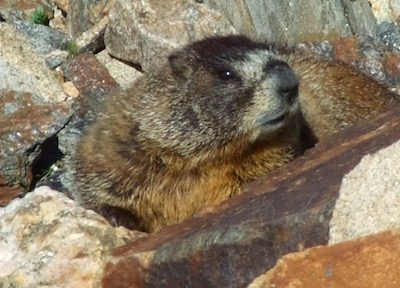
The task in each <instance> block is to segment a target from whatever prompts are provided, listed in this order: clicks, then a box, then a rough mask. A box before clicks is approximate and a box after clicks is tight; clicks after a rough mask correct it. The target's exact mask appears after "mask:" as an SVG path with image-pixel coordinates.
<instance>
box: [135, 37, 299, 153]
mask: <svg viewBox="0 0 400 288" xmlns="http://www.w3.org/2000/svg"><path fill="white" fill-rule="evenodd" d="M161 73H162V75H163V78H164V79H165V78H168V81H165V80H164V85H167V86H168V89H167V90H168V92H167V93H163V94H162V95H154V97H158V99H153V101H150V102H155V103H157V102H160V100H161V99H160V97H167V98H169V99H168V101H167V100H166V101H163V102H164V103H169V105H168V108H167V110H168V111H165V110H166V109H165V106H166V105H163V106H164V108H163V109H160V110H159V113H162V114H165V117H164V116H163V117H156V119H154V121H152V123H147V124H146V126H148V127H147V128H149V129H144V130H147V132H148V131H149V130H152V132H151V133H149V134H147V137H151V138H153V140H157V139H158V140H159V141H162V143H163V146H164V147H165V148H167V147H168V148H173V149H174V150H175V151H178V152H179V153H181V154H183V155H184V154H186V155H190V154H191V153H193V152H198V151H199V150H201V149H203V148H204V149H212V148H215V147H221V146H223V145H226V144H227V143H229V142H232V141H234V140H235V138H238V137H243V136H244V135H247V137H248V139H250V140H251V141H254V140H256V139H258V138H259V137H263V136H268V135H269V134H271V133H274V132H276V131H278V130H279V129H282V128H283V127H285V125H288V123H290V119H291V118H292V116H293V115H295V114H296V113H297V112H298V111H299V103H298V85H299V79H298V77H297V75H296V73H295V72H294V71H293V70H292V69H291V68H290V67H289V66H288V64H287V63H286V62H284V61H282V60H281V59H280V57H279V55H277V54H275V53H274V52H273V51H272V50H271V49H269V46H268V45H264V44H260V43H256V42H253V41H251V40H250V39H248V38H246V37H243V36H225V37H221V36H219V37H213V38H207V39H204V40H201V41H198V42H194V43H192V44H190V45H188V46H186V47H184V48H182V49H181V50H178V51H175V52H173V53H172V54H171V55H170V56H169V58H168V64H167V70H163V71H162V72H161ZM165 75H167V76H165ZM168 75H170V76H168ZM153 85H154V84H153ZM159 85H161V84H159ZM153 87H154V86H153ZM146 103H148V101H147V100H146ZM160 106H162V105H160ZM153 108H154V107H153ZM153 108H152V109H153ZM153 112H154V111H153ZM144 113H146V112H144ZM146 118H149V117H146ZM160 119H163V120H162V123H161V122H160ZM148 120H149V121H151V120H150V119H148ZM142 124H144V123H142ZM156 126H158V127H156ZM161 126H162V129H158V128H160V127H161Z"/></svg>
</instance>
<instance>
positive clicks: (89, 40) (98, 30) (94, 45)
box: [75, 16, 109, 53]
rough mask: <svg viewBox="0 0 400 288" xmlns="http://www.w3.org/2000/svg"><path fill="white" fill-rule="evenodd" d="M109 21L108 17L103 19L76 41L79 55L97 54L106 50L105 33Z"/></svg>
mask: <svg viewBox="0 0 400 288" xmlns="http://www.w3.org/2000/svg"><path fill="white" fill-rule="evenodd" d="M108 21H109V19H108V16H105V17H103V19H101V20H100V21H99V22H97V23H96V24H95V25H93V26H92V27H91V28H89V29H88V30H86V31H85V32H83V33H82V34H81V35H80V36H79V37H78V38H77V39H76V40H75V43H76V45H77V46H78V50H79V53H82V52H83V53H87V52H90V53H97V52H99V51H101V50H104V48H105V47H104V31H105V30H106V27H107V25H108Z"/></svg>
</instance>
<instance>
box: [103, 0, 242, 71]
mask: <svg viewBox="0 0 400 288" xmlns="http://www.w3.org/2000/svg"><path fill="white" fill-rule="evenodd" d="M109 16H110V24H109V25H108V27H107V29H106V34H105V36H104V41H105V44H106V48H107V51H108V52H109V53H110V54H111V55H112V56H114V57H116V58H118V59H122V60H124V61H128V62H130V63H134V64H139V65H141V67H142V68H143V70H144V71H150V70H151V69H153V67H154V66H155V65H160V63H164V61H165V59H166V56H167V55H168V54H169V53H170V52H171V50H173V49H176V48H178V47H181V46H183V45H185V44H187V43H189V42H192V41H194V40H199V39H201V38H204V37H205V36H210V35H215V34H218V35H223V34H232V33H234V32H235V29H234V28H233V27H232V26H231V24H230V23H229V22H228V21H227V20H226V19H225V18H224V17H223V16H222V15H221V14H220V13H218V12H217V11H215V10H212V9H211V8H208V7H207V6H205V5H202V4H198V3H195V1H184V0H174V1H168V2H163V1H155V0H146V1H139V0H129V1H122V0H116V3H115V6H114V7H113V9H111V11H110V15H109ZM166 19H168V25H166V24H165V23H166V22H165V21H166Z"/></svg>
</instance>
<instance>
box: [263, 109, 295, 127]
mask: <svg viewBox="0 0 400 288" xmlns="http://www.w3.org/2000/svg"><path fill="white" fill-rule="evenodd" d="M288 114H289V112H288V111H285V112H284V113H282V114H280V115H278V116H276V117H274V118H271V117H266V116H264V117H262V118H261V119H260V121H259V123H260V124H261V125H262V126H275V125H279V124H283V123H284V122H285V120H286V118H287V116H288Z"/></svg>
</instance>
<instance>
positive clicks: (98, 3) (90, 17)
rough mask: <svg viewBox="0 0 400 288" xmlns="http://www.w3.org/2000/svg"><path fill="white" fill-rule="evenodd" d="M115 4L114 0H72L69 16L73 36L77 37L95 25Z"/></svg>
mask: <svg viewBox="0 0 400 288" xmlns="http://www.w3.org/2000/svg"><path fill="white" fill-rule="evenodd" d="M113 5H114V0H70V1H69V6H68V16H67V18H68V26H69V30H70V33H71V35H72V37H74V38H76V37H78V36H79V35H81V34H82V33H83V32H85V31H87V30H89V29H90V28H91V27H93V26H94V25H95V24H96V23H97V22H99V20H100V19H102V18H103V17H104V16H105V15H107V14H108V13H109V10H110V9H111V7H112V6H113Z"/></svg>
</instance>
